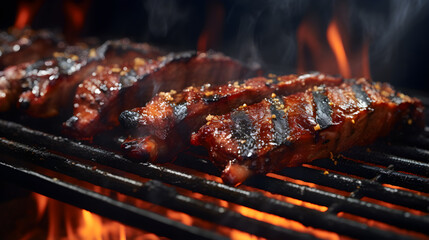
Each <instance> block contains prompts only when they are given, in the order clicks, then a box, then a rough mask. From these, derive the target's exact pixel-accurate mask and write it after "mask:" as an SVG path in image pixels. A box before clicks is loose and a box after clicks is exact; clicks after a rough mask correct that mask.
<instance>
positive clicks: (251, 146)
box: [231, 111, 257, 158]
mask: <svg viewBox="0 0 429 240" xmlns="http://www.w3.org/2000/svg"><path fill="white" fill-rule="evenodd" d="M231 119H232V122H233V126H232V136H233V137H234V138H235V139H237V141H238V142H239V146H240V153H241V154H240V155H241V156H242V157H243V158H250V157H252V156H254V154H255V151H256V149H257V146H256V139H255V137H256V135H257V134H256V133H255V130H254V129H253V126H252V125H253V124H252V121H251V119H250V118H249V116H248V115H247V114H246V113H245V112H244V111H236V112H233V113H232V114H231Z"/></svg>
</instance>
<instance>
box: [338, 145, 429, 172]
mask: <svg viewBox="0 0 429 240" xmlns="http://www.w3.org/2000/svg"><path fill="white" fill-rule="evenodd" d="M360 150H361V149H356V150H354V151H350V152H347V153H344V154H343V155H344V156H345V157H348V158H352V159H357V160H363V161H365V162H368V163H374V164H378V165H381V166H385V167H387V166H389V165H393V166H395V170H396V171H404V172H409V173H413V174H417V175H421V176H425V177H428V176H429V163H423V162H418V161H415V160H413V159H407V158H403V157H397V156H393V155H391V154H387V153H385V152H378V151H371V152H362V151H360ZM377 150H378V149H377ZM428 159H429V156H428Z"/></svg>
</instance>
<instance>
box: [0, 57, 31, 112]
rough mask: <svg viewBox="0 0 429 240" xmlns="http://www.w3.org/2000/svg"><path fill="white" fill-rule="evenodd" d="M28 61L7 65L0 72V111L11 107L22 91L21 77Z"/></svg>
mask: <svg viewBox="0 0 429 240" xmlns="http://www.w3.org/2000/svg"><path fill="white" fill-rule="evenodd" d="M29 65H30V63H21V64H18V65H15V66H10V67H7V68H6V69H5V70H4V71H2V72H0V112H6V111H9V110H10V109H13V108H14V106H15V105H16V102H17V101H18V98H19V94H21V92H22V87H23V86H22V79H23V78H24V76H25V73H26V69H27V67H28V66H29Z"/></svg>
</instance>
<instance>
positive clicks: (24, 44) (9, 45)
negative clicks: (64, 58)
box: [0, 29, 65, 69]
mask: <svg viewBox="0 0 429 240" xmlns="http://www.w3.org/2000/svg"><path fill="white" fill-rule="evenodd" d="M64 46H65V45H64V43H63V42H61V41H60V39H59V37H58V36H56V35H54V34H53V33H51V32H47V31H33V30H30V29H24V30H18V29H15V30H13V31H12V33H11V34H8V33H3V34H1V35H0V69H3V68H6V67H8V66H14V65H18V64H21V63H25V62H33V61H37V60H40V59H42V58H45V57H49V56H51V55H52V53H53V52H54V51H60V50H62V49H64Z"/></svg>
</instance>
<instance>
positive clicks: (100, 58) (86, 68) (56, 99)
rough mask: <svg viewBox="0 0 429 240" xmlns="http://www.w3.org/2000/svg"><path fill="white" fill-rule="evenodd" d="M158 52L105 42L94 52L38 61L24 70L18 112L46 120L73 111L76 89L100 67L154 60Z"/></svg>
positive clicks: (74, 52)
mask: <svg viewBox="0 0 429 240" xmlns="http://www.w3.org/2000/svg"><path fill="white" fill-rule="evenodd" d="M158 55H159V52H158V50H157V49H153V48H151V47H149V46H148V45H147V44H131V43H130V42H129V41H128V40H118V41H108V42H106V43H105V44H103V45H102V46H100V47H99V48H97V49H82V48H74V50H71V51H66V52H55V53H54V54H53V57H52V58H49V59H47V60H40V61H38V62H36V63H34V64H32V65H30V66H29V67H28V68H27V70H26V72H27V73H26V75H25V79H24V82H25V83H26V84H27V88H26V91H24V92H23V93H22V94H21V95H20V97H19V102H18V108H20V109H22V110H24V111H25V112H26V113H27V114H28V115H30V116H32V117H37V118H47V117H53V116H56V115H58V114H59V113H60V112H64V111H66V110H67V108H68V107H70V110H71V107H72V102H73V96H74V94H75V91H76V88H77V86H78V85H79V83H81V82H82V81H83V80H84V79H86V78H87V77H88V76H90V75H91V74H92V73H93V72H94V71H95V70H96V68H97V65H99V64H114V63H127V62H131V61H133V60H134V59H135V58H136V57H156V56H158Z"/></svg>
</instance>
